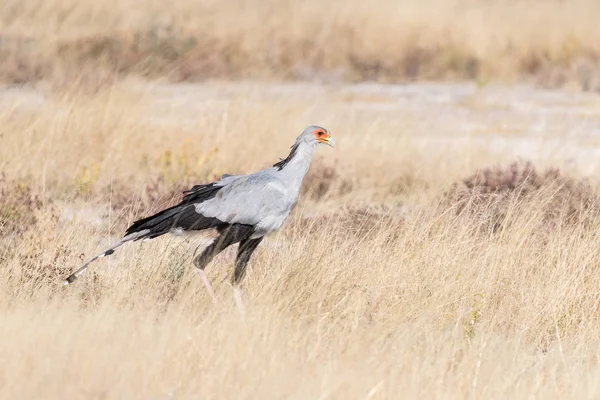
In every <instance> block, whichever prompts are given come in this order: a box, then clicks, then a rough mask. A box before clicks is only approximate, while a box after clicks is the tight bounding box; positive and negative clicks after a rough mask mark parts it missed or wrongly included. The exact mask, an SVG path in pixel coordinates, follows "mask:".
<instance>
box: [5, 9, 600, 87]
mask: <svg viewBox="0 0 600 400" xmlns="http://www.w3.org/2000/svg"><path fill="white" fill-rule="evenodd" d="M599 16H600V5H599V3H598V2H597V1H594V0H486V1H479V0H424V1H408V0H398V1H393V0H379V1H376V2H368V3H367V2H364V1H360V0H328V1H319V0H304V1H276V0H232V1H227V2H222V1H216V0H198V1H184V0H171V1H168V2H166V1H158V0H122V1H117V0H106V1H101V2H98V1H90V0H83V1H76V0H47V1H35V0H28V1H20V0H4V1H3V4H2V13H1V21H0V22H1V32H0V35H1V36H0V57H1V58H2V68H1V69H0V80H1V81H2V82H3V83H5V84H23V83H36V82H39V81H42V80H43V81H49V82H52V83H54V84H56V85H64V84H67V83H68V84H70V85H72V84H73V83H75V82H77V83H79V82H81V83H85V84H86V85H92V86H102V85H107V84H109V83H110V82H114V81H115V80H119V79H123V78H124V77H129V76H135V77H143V78H149V79H164V80H168V81H171V82H198V81H204V80H206V79H211V78H218V79H260V80H279V81H282V80H294V81H310V82H315V81H317V82H327V83H331V82H364V81H375V82H407V81H419V80H469V81H475V82H477V83H478V84H480V85H485V84H486V83H488V82H490V81H504V82H514V81H520V80H527V81H530V82H533V83H535V84H536V85H539V86H541V87H544V88H556V87H565V86H568V87H574V88H579V89H582V90H587V91H597V90H599V89H600V79H599V78H598V60H599V52H600V49H599V46H600V44H599V43H600V40H599V35H600V30H598V29H597V21H598V17H599Z"/></svg>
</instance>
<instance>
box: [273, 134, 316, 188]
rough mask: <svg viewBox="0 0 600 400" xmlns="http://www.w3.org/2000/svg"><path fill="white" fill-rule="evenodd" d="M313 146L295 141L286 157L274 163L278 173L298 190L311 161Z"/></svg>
mask: <svg viewBox="0 0 600 400" xmlns="http://www.w3.org/2000/svg"><path fill="white" fill-rule="evenodd" d="M315 147H316V146H313V145H310V144H307V143H302V142H301V143H297V144H295V145H294V146H292V150H291V151H290V154H289V156H287V158H285V159H284V160H281V161H280V162H279V163H277V164H275V165H274V166H275V167H277V168H279V171H278V173H279V174H282V175H284V176H285V178H286V181H288V182H290V185H291V186H295V187H297V189H298V191H299V190H300V185H302V180H303V179H304V176H305V175H306V172H308V168H309V167H310V163H311V162H312V157H313V153H314V150H315Z"/></svg>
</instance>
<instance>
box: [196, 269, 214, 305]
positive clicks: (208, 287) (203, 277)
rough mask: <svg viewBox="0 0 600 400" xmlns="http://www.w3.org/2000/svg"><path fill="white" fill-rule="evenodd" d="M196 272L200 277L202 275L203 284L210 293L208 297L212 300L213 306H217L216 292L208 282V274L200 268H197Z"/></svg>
mask: <svg viewBox="0 0 600 400" xmlns="http://www.w3.org/2000/svg"><path fill="white" fill-rule="evenodd" d="M196 272H198V275H200V278H201V279H202V283H204V287H206V290H207V291H208V295H209V296H210V298H211V299H212V302H213V304H214V305H215V306H216V305H217V296H216V295H215V291H214V290H213V288H212V285H211V284H210V281H209V280H208V276H206V272H204V270H203V269H200V268H196Z"/></svg>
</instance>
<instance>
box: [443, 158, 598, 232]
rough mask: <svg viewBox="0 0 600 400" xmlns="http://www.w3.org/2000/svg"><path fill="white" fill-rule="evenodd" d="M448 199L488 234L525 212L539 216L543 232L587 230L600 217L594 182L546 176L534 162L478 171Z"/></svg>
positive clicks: (550, 173) (556, 171)
mask: <svg viewBox="0 0 600 400" xmlns="http://www.w3.org/2000/svg"><path fill="white" fill-rule="evenodd" d="M445 197H446V201H445V202H443V203H444V206H448V205H449V204H450V205H452V206H454V207H456V214H457V215H459V216H468V217H470V218H475V219H476V220H479V221H480V222H481V227H482V228H483V229H484V231H489V230H491V231H497V230H498V229H500V228H503V227H505V225H506V224H507V222H509V221H510V220H511V218H516V217H517V216H518V214H519V213H522V212H523V211H524V210H529V211H531V210H536V211H537V213H538V216H539V221H540V222H541V223H542V224H543V228H550V227H558V226H568V225H571V226H573V225H578V224H583V225H586V226H587V225H590V224H592V223H593V222H594V220H595V219H596V218H597V215H598V213H599V212H600V204H599V203H598V197H597V193H596V191H595V190H594V188H593V187H592V185H591V184H590V183H589V182H587V181H586V180H583V179H574V178H571V177H568V176H566V175H564V174H563V173H561V171H560V170H559V169H557V168H549V169H546V170H543V171H540V170H538V169H537V168H536V167H535V166H534V165H533V164H532V163H531V162H529V161H527V162H514V163H512V164H510V165H509V166H507V167H500V166H494V167H489V168H484V169H481V170H478V171H476V172H475V173H474V174H472V175H470V176H468V177H467V178H465V179H463V180H462V182H458V183H455V184H454V185H453V186H452V188H451V189H450V191H448V192H447V193H446V194H445ZM515 214H516V215H515Z"/></svg>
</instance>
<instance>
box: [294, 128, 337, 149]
mask: <svg viewBox="0 0 600 400" xmlns="http://www.w3.org/2000/svg"><path fill="white" fill-rule="evenodd" d="M296 142H305V143H307V144H310V145H319V144H326V145H328V146H331V147H334V146H335V140H333V137H332V136H331V134H330V133H329V131H328V130H327V129H325V128H323V127H320V126H317V125H311V126H309V127H308V128H306V129H304V131H302V133H301V134H300V136H298V139H297V140H296Z"/></svg>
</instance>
